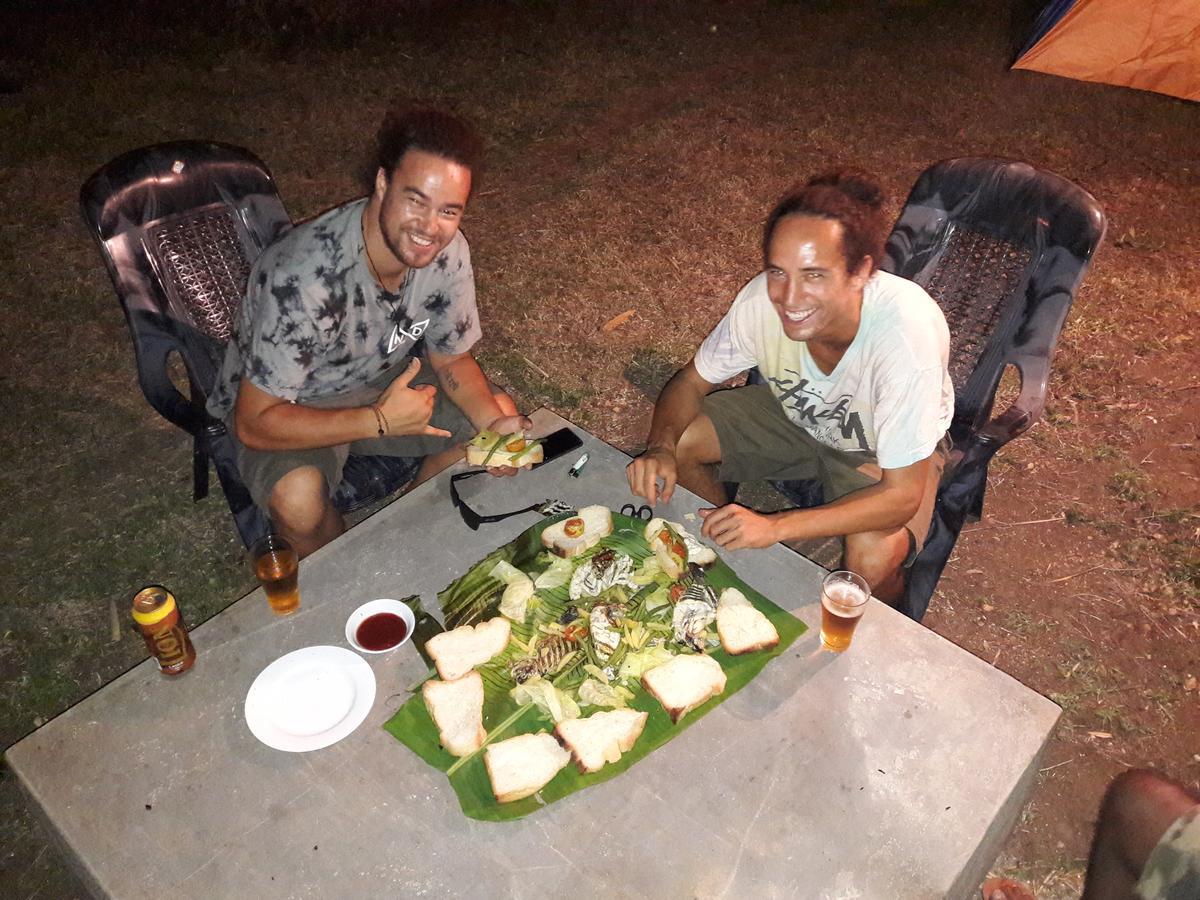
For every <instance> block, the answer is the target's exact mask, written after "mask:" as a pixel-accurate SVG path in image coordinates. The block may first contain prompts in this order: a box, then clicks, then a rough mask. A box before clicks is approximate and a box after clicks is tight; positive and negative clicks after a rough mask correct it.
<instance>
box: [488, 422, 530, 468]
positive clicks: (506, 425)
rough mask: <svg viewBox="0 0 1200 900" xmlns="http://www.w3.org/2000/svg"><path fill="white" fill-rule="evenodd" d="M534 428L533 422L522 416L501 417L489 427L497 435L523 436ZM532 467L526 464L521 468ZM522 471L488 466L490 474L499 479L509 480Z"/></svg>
mask: <svg viewBox="0 0 1200 900" xmlns="http://www.w3.org/2000/svg"><path fill="white" fill-rule="evenodd" d="M532 427H533V422H531V421H530V420H529V419H528V418H526V417H525V416H521V415H516V416H501V417H500V418H498V419H496V421H494V422H492V424H491V425H489V426H488V430H490V431H494V432H496V433H497V434H516V433H518V432H520V433H521V434H524V433H525V432H526V431H528V430H529V429H530V428H532ZM532 465H533V464H532V463H526V464H525V465H523V466H521V469H528V468H531V467H532ZM521 469H517V468H514V467H512V466H488V467H487V470H488V473H489V474H491V475H495V476H496V477H498V478H508V477H509V476H512V475H516V474H517V473H518V472H520V471H521Z"/></svg>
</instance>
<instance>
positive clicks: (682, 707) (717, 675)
mask: <svg viewBox="0 0 1200 900" xmlns="http://www.w3.org/2000/svg"><path fill="white" fill-rule="evenodd" d="M642 687H644V688H645V689H646V690H648V691H649V692H650V693H651V694H653V695H654V699H655V700H657V701H658V702H659V703H661V704H662V705H663V709H665V710H666V711H667V714H668V715H670V717H671V721H672V722H678V721H679V720H680V719H682V718H683V717H684V716H685V715H687V714H688V713H689V712H691V711H692V710H693V709H695V708H696V707H697V706H699V705H700V704H701V703H703V702H704V701H706V700H707V699H708V698H709V697H713V696H715V695H717V694H719V693H721V692H722V691H724V690H725V672H724V671H723V670H722V669H721V664H720V663H719V662H717V661H716V660H715V659H713V658H712V657H711V656H703V655H701V654H699V653H685V654H681V655H679V656H676V657H674V658H673V659H672V660H671V661H670V662H666V663H663V664H662V665H661V666H655V667H654V668H653V669H648V670H646V672H645V673H644V674H643V675H642Z"/></svg>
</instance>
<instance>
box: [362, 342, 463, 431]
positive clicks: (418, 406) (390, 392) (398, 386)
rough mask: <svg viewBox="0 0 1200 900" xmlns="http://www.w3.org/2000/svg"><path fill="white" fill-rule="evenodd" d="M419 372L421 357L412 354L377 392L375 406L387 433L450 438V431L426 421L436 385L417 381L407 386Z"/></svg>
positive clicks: (434, 395)
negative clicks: (390, 381) (403, 368)
mask: <svg viewBox="0 0 1200 900" xmlns="http://www.w3.org/2000/svg"><path fill="white" fill-rule="evenodd" d="M419 371H421V360H420V359H418V358H417V357H415V356H414V357H413V358H412V361H411V362H410V363H409V364H408V368H407V369H405V370H404V371H403V372H401V373H400V376H399V377H398V378H397V379H396V380H395V381H393V382H392V383H391V384H389V385H388V386H387V389H386V390H385V391H384V392H383V393H382V394H380V395H379V400H378V401H377V402H376V403H375V405H376V406H377V407H378V408H379V411H380V412H382V413H383V417H384V418H385V419H386V420H387V433H388V434H393V435H396V434H430V435H436V436H438V437H450V432H449V431H446V430H445V429H442V428H434V427H433V426H432V425H430V424H429V418H430V416H432V415H433V403H434V398H435V397H436V396H437V388H436V387H434V386H433V385H432V384H418V385H417V386H416V387H411V388H410V387H409V386H408V385H409V383H410V382H412V380H413V379H414V378H415V377H416V376H417V373H418V372H419Z"/></svg>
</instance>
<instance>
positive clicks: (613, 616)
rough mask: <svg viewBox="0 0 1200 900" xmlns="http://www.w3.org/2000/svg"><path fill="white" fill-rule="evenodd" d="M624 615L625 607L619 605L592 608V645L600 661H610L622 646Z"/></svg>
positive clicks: (601, 604)
mask: <svg viewBox="0 0 1200 900" xmlns="http://www.w3.org/2000/svg"><path fill="white" fill-rule="evenodd" d="M625 558H626V559H628V558H629V557H625ZM624 615H625V607H623V606H622V605H621V604H619V603H597V604H596V605H595V606H593V607H592V611H591V613H590V614H589V616H588V621H589V624H590V625H591V635H592V643H593V644H594V645H595V647H596V655H597V656H599V657H600V659H602V660H605V659H608V658H609V657H610V656H612V655H613V652H614V651H615V650H616V649H617V647H618V646H620V643H621V633H620V631H618V630H617V629H618V628H619V627H620V623H621V618H622V617H623V616H624Z"/></svg>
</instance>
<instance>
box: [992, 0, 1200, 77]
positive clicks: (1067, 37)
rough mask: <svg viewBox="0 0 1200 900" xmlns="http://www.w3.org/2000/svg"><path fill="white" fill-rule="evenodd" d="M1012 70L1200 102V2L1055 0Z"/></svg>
mask: <svg viewBox="0 0 1200 900" xmlns="http://www.w3.org/2000/svg"><path fill="white" fill-rule="evenodd" d="M1013 68H1014V69H1031V70H1033V71H1036V72H1048V73H1050V74H1051V75H1064V76H1066V77H1067V78H1078V79H1081V80H1082V81H1102V82H1107V83H1108V84H1119V85H1124V86H1126V87H1133V88H1140V89H1142V90H1144V91H1158V92H1159V93H1161V94H1171V95H1172V96H1175V97H1183V98H1184V99H1186V100H1200V0H1056V2H1053V3H1051V4H1050V5H1049V6H1047V7H1046V9H1045V10H1043V11H1042V15H1041V16H1040V17H1039V19H1038V22H1037V25H1036V26H1035V27H1034V34H1033V38H1032V39H1031V41H1030V44H1029V46H1027V47H1026V48H1025V51H1024V52H1023V53H1022V54H1021V56H1020V57H1019V58H1018V59H1017V61H1016V63H1014V64H1013Z"/></svg>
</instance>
